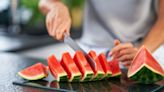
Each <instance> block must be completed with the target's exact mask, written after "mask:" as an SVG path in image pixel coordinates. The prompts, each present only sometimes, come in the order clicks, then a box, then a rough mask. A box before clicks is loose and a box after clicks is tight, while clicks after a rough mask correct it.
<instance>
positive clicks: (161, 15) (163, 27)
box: [141, 0, 164, 52]
mask: <svg viewBox="0 0 164 92" xmlns="http://www.w3.org/2000/svg"><path fill="white" fill-rule="evenodd" d="M163 9H164V0H160V2H159V11H158V19H157V21H156V23H155V24H154V26H153V27H152V29H151V30H150V32H149V33H148V34H147V36H146V37H145V39H144V41H143V42H142V44H141V45H145V46H146V47H147V48H148V49H149V50H150V51H151V52H154V51H155V50H156V49H157V48H158V47H159V46H160V45H161V44H163V43H164V11H163Z"/></svg>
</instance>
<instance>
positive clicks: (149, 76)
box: [129, 67, 163, 84]
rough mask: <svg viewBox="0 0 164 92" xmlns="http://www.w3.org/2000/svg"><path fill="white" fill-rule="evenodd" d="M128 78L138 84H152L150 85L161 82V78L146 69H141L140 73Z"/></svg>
mask: <svg viewBox="0 0 164 92" xmlns="http://www.w3.org/2000/svg"><path fill="white" fill-rule="evenodd" d="M144 73H145V75H144ZM129 78H130V79H131V80H135V81H137V82H139V83H144V84H152V83H155V82H157V81H160V80H162V79H163V76H161V75H160V74H158V73H155V72H154V71H152V70H150V69H149V68H147V67H142V68H141V69H140V71H138V72H136V73H135V74H134V75H133V76H131V77H129Z"/></svg>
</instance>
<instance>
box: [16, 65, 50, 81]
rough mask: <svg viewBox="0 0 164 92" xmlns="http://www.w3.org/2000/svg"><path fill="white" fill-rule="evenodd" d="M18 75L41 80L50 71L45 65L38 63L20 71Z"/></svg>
mask: <svg viewBox="0 0 164 92" xmlns="http://www.w3.org/2000/svg"><path fill="white" fill-rule="evenodd" d="M18 75H19V76H21V77H22V78H24V79H27V80H39V79H42V78H45V77H47V76H48V71H47V67H46V66H45V65H43V64H42V63H37V64H34V65H32V66H29V67H27V68H25V69H23V70H21V71H19V72H18Z"/></svg>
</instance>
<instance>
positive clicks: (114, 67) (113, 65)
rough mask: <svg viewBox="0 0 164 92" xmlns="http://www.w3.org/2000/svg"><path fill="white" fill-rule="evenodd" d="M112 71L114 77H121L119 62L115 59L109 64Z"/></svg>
mask: <svg viewBox="0 0 164 92" xmlns="http://www.w3.org/2000/svg"><path fill="white" fill-rule="evenodd" d="M108 65H109V66H110V69H111V71H112V77H119V76H120V75H121V69H120V67H119V62H118V60H116V59H113V60H111V61H109V62H108Z"/></svg>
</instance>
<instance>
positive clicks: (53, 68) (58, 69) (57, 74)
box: [48, 55, 68, 81]
mask: <svg viewBox="0 0 164 92" xmlns="http://www.w3.org/2000/svg"><path fill="white" fill-rule="evenodd" d="M48 66H49V68H50V72H51V74H52V75H53V77H54V78H55V80H56V81H67V79H68V78H67V73H66V72H65V70H64V69H63V67H62V66H61V64H60V63H59V61H58V60H57V59H56V57H55V56H54V55H51V56H49V57H48Z"/></svg>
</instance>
